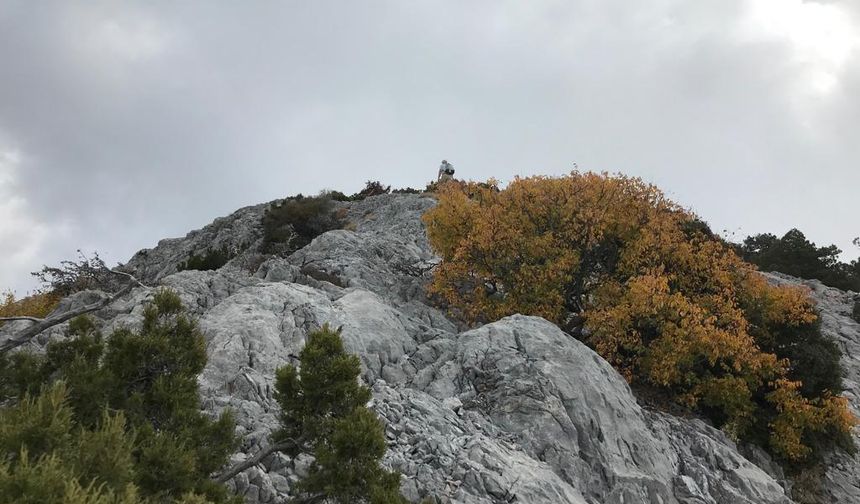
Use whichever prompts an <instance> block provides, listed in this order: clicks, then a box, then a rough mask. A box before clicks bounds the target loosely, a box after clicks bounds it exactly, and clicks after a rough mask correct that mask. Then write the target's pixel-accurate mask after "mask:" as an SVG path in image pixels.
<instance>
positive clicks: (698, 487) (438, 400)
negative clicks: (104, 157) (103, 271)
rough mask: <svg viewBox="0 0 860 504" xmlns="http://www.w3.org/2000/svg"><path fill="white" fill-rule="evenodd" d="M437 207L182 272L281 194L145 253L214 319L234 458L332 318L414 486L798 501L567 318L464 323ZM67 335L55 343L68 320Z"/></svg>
mask: <svg viewBox="0 0 860 504" xmlns="http://www.w3.org/2000/svg"><path fill="white" fill-rule="evenodd" d="M433 204H434V200H433V199H432V198H430V197H427V196H422V195H384V196H377V197H372V198H368V199H366V200H364V201H360V202H351V203H346V204H343V206H344V207H345V208H347V212H348V218H349V219H350V220H351V221H352V223H353V224H354V231H349V230H337V231H331V232H328V233H325V234H323V235H321V236H319V237H317V238H316V239H315V240H314V241H313V242H312V243H311V244H310V245H308V246H306V247H304V248H303V249H301V250H299V251H297V252H295V253H294V254H292V255H291V256H289V257H286V258H271V259H268V260H266V261H265V262H262V264H260V265H259V266H258V267H256V268H254V271H253V272H250V271H248V268H247V266H248V264H253V263H254V262H253V260H251V259H253V257H252V256H253V255H254V254H255V253H254V252H248V251H247V250H246V251H243V252H241V253H240V254H239V255H238V256H237V257H236V258H235V259H234V260H233V261H231V263H229V264H228V265H227V266H225V267H223V268H221V269H220V270H218V271H183V272H179V273H176V272H175V270H176V268H175V266H176V264H177V263H178V262H180V261H182V260H184V259H185V258H186V257H187V255H188V253H189V251H201V250H205V248H206V247H208V246H213V245H214V246H219V245H221V244H245V245H247V244H248V243H254V242H255V241H256V240H259V237H260V229H259V218H260V217H261V216H262V212H263V211H264V208H265V206H264V205H258V206H256V207H248V208H245V209H242V210H239V211H237V212H236V213H234V214H233V215H231V216H229V217H224V218H221V219H218V220H216V221H215V223H213V224H212V225H210V226H207V227H206V228H204V229H202V230H200V231H196V232H192V233H189V235H188V236H187V237H186V238H182V239H172V240H162V241H161V242H160V243H159V245H158V246H157V247H155V248H154V249H151V250H148V251H144V252H141V253H138V254H137V255H135V257H134V258H133V259H132V261H130V262H129V265H127V267H128V268H129V270H131V271H133V272H136V273H137V274H138V275H140V276H141V277H142V278H143V279H144V280H145V281H148V282H150V283H159V284H161V285H165V286H168V287H170V288H172V289H174V290H176V291H177V292H178V293H179V295H180V297H181V298H182V300H183V301H184V303H185V304H186V306H188V307H189V308H190V310H191V311H192V313H194V314H195V315H196V316H197V317H198V318H199V320H200V326H201V328H202V330H203V332H204V334H205V335H206V341H207V349H208V354H209V363H208V365H207V366H206V369H205V370H204V372H203V374H202V375H201V377H200V387H201V393H202V396H203V404H204V407H205V409H206V410H207V411H209V412H212V413H213V414H214V413H217V412H220V411H221V410H223V409H224V408H230V409H232V410H233V411H234V413H235V416H236V419H237V422H238V426H237V430H238V433H239V434H240V435H241V436H242V437H243V439H244V442H243V444H242V446H241V448H240V450H239V451H238V452H237V453H236V454H234V455H233V461H240V460H243V459H245V458H247V457H249V456H252V455H253V454H254V453H256V452H257V451H258V450H260V449H261V448H262V447H264V446H266V445H268V444H269V443H270V440H269V433H270V432H271V431H272V430H273V429H275V428H276V426H277V414H278V409H277V405H276V403H275V401H274V400H273V380H274V374H275V369H276V368H277V367H279V366H283V365H285V364H295V363H296V361H295V357H294V356H295V355H298V353H299V351H300V350H301V348H302V346H303V344H304V341H305V337H306V335H307V334H308V332H309V331H310V330H312V329H313V328H316V327H318V326H320V325H321V324H323V323H329V324H331V325H332V326H334V327H342V330H343V333H342V334H343V338H344V341H345V343H346V345H347V348H348V349H349V350H350V351H352V352H355V353H357V354H358V355H359V356H360V357H361V360H362V364H363V374H362V379H363V380H364V381H365V382H366V383H367V384H368V385H369V386H370V387H371V389H372V391H373V401H372V407H373V409H374V410H375V411H376V412H377V413H378V414H379V415H380V417H381V418H382V420H383V421H384V423H385V425H386V438H387V441H388V446H389V450H388V453H387V455H386V457H385V461H384V463H385V464H386V465H387V466H388V467H390V468H393V469H396V470H398V471H400V472H401V473H402V474H403V478H402V491H403V494H404V495H405V496H406V497H407V498H409V499H410V500H412V501H415V502H417V501H419V500H420V499H421V498H423V497H425V496H427V495H432V496H435V497H437V498H438V499H439V500H440V501H441V502H446V503H463V504H467V503H468V504H473V503H474V504H479V503H480V504H485V503H486V504H489V503H535V504H539V503H547V504H550V503H553V504H555V503H575V504H585V503H588V504H599V503H600V504H602V503H607V504H622V503H624V504H636V503H653V504H672V503H679V504H681V503H683V504H737V503H740V504H747V503H749V504H753V503H774V504H776V503H780V504H782V503H790V502H791V501H790V499H789V498H788V497H787V496H786V491H785V489H784V486H783V482H782V481H781V475H780V474H778V471H775V470H773V468H772V467H770V466H769V465H768V461H767V457H766V456H764V455H762V454H761V453H758V454H757V456H756V457H754V458H756V460H757V462H758V463H759V465H760V466H761V467H764V469H762V468H761V467H759V466H758V465H756V464H754V463H753V462H751V461H750V460H749V459H748V458H746V457H744V456H743V455H742V454H741V453H740V451H739V450H738V447H737V446H735V444H734V443H733V442H732V441H731V440H730V439H728V438H727V437H726V436H725V435H724V434H723V433H722V432H720V431H718V430H716V429H713V428H712V427H710V426H708V425H707V424H705V423H704V422H702V421H700V420H695V419H686V418H678V417H674V416H671V415H669V414H667V413H661V412H657V411H652V410H649V409H647V408H644V407H642V406H640V405H639V404H638V403H637V401H636V399H635V397H634V396H633V394H632V393H631V390H630V388H629V387H628V385H627V383H626V382H625V381H624V379H623V378H622V377H621V376H620V375H619V374H618V373H617V372H616V371H615V370H614V369H613V368H612V367H611V366H610V365H609V364H608V363H607V362H606V361H604V360H603V359H602V358H600V357H599V356H598V355H597V354H596V353H594V352H593V351H592V350H590V349H589V348H588V347H587V346H585V345H584V344H582V343H580V342H579V341H577V340H575V339H574V338H572V337H570V336H569V335H567V334H565V333H564V332H562V331H561V330H560V329H559V328H558V327H556V326H555V325H553V324H551V323H550V322H547V321H546V320H543V319H540V318H536V317H526V316H520V315H515V316H511V317H507V318H505V319H502V320H500V321H497V322H494V323H492V324H487V325H485V326H482V327H479V328H476V329H472V330H462V328H459V327H458V326H457V324H455V323H454V322H453V321H451V320H449V319H448V318H446V316H445V314H444V313H443V312H441V311H439V310H438V309H436V308H434V307H433V306H432V305H431V304H430V303H429V302H428V300H427V299H426V298H425V295H424V285H425V284H426V282H427V280H428V276H427V275H428V273H427V271H428V269H429V268H430V267H432V265H433V264H435V262H436V261H437V258H435V257H434V255H433V253H432V251H431V250H430V247H429V244H428V243H427V239H426V236H425V233H424V228H423V225H422V223H421V221H420V216H421V214H422V213H423V212H424V211H426V210H427V209H428V208H430V207H431V206H432V205H433ZM248 250H253V247H251V249H248ZM772 280H773V281H784V282H798V280H795V279H790V278H786V277H781V276H772ZM808 285H810V287H811V288H812V289H813V294H814V296H815V298H816V299H817V300H818V302H819V306H820V308H821V310H822V317H823V322H824V328H825V330H826V331H828V332H829V333H831V334H833V336H834V337H836V338H837V340H838V341H839V343H840V345H842V347H843V349H844V350H845V351H846V357H845V365H846V369H847V370H848V379H847V383H848V391H847V392H846V395H847V397H849V398H850V400H851V401H852V404H853V405H854V407H855V408H857V406H858V394H860V389H858V383H860V366H858V365H857V361H856V359H857V357H858V356H860V327H858V325H857V324H856V323H854V322H853V321H852V320H851V319H850V317H847V314H848V313H850V303H852V302H853V298H852V294H850V293H843V292H841V291H837V290H836V289H828V288H826V287H823V286H821V285H820V284H818V283H817V282H809V283H808ZM150 295H151V293H150V292H147V291H146V290H144V289H136V290H134V291H133V292H132V294H131V295H129V296H128V297H127V298H125V299H122V300H118V301H117V302H116V303H114V304H113V305H111V306H110V307H108V308H106V309H104V310H102V311H101V312H99V313H97V314H96V315H97V316H98V318H100V319H101V320H102V321H103V323H104V324H105V326H106V328H107V331H106V332H109V330H110V329H111V328H112V327H118V326H120V325H127V326H128V325H132V326H133V325H134V324H137V323H139V322H140V320H141V318H142V306H143V303H144V302H145V301H146V299H147V297H148V296H150ZM72 302H74V299H71V300H69V302H68V303H66V305H69V303H72ZM10 326H11V325H10ZM49 332H50V334H46V335H44V336H42V337H41V338H40V342H41V343H44V342H45V341H46V340H47V339H48V338H51V337H59V336H60V334H61V333H62V328H55V329H54V330H53V331H49ZM841 457H842V458H838V460H835V462H834V468H833V469H832V470H831V471H829V472H828V473H827V484H828V487H829V488H828V491H829V492H830V494H829V497H831V498H832V499H833V500H832V501H833V502H860V481H858V480H860V476H858V475H860V470H858V467H860V464H858V461H857V459H856V458H850V457H847V456H841ZM310 462H311V461H310V459H309V458H307V457H303V456H299V457H297V458H296V459H295V460H292V459H290V458H288V457H286V456H284V455H281V454H273V455H270V456H269V457H268V458H266V459H264V460H263V461H262V462H261V463H260V464H259V465H257V466H256V467H254V468H252V469H250V470H248V471H246V472H244V473H242V474H240V475H238V476H236V477H235V478H234V479H233V480H232V481H231V482H230V485H231V487H232V488H233V489H234V490H235V491H236V492H237V493H239V494H241V495H243V496H244V497H245V500H246V501H247V502H249V503H264V504H268V503H280V502H286V500H287V499H288V497H289V495H290V489H291V488H292V486H293V484H294V482H295V481H296V480H297V479H298V477H299V476H300V475H302V474H305V473H306V471H307V470H308V466H309V464H310ZM765 469H767V471H766V470H765Z"/></svg>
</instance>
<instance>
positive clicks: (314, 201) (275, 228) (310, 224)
mask: <svg viewBox="0 0 860 504" xmlns="http://www.w3.org/2000/svg"><path fill="white" fill-rule="evenodd" d="M343 225H344V221H343V220H342V219H341V218H339V217H338V216H337V210H336V208H335V206H334V203H333V202H332V199H331V198H330V197H329V196H328V194H325V193H324V194H321V195H319V196H313V197H311V196H302V195H301V194H299V195H298V196H295V197H293V198H288V199H286V200H283V201H280V202H277V203H274V204H272V205H271V206H270V207H269V208H268V209H267V210H266V213H265V214H264V215H263V250H264V251H265V252H268V253H275V254H288V253H290V252H293V251H295V250H297V249H299V248H301V247H304V246H305V245H307V244H308V243H310V242H311V240H313V239H314V238H316V237H317V236H319V235H321V234H322V233H324V232H326V231H330V230H332V229H339V228H341V227H343Z"/></svg>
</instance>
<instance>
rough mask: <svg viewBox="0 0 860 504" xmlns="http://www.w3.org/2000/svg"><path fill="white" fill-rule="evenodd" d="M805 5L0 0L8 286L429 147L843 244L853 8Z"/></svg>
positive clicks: (409, 179)
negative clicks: (613, 184)
mask: <svg viewBox="0 0 860 504" xmlns="http://www.w3.org/2000/svg"><path fill="white" fill-rule="evenodd" d="M811 4H812V3H811V2H801V1H800V0H784V1H783V2H781V3H779V5H778V6H777V7H780V8H779V10H773V9H774V8H775V7H774V5H776V3H775V2H774V1H773V0H709V1H704V2H694V3H693V2H683V1H680V0H651V1H647V2H636V3H635V4H631V3H630V2H622V1H620V0H600V1H598V0H583V1H578V2H556V1H545V2H506V3H499V2H490V1H477V2H453V1H452V2H442V3H440V2H382V1H375V2H331V1H318V2H312V3H300V2H282V3H257V4H254V5H251V4H247V3H238V2H183V3H176V2H146V3H139V4H138V5H136V6H132V7H130V6H129V5H128V4H123V5H119V4H116V3H114V2H107V1H104V2H80V3H74V2H72V3H69V2H63V3H59V2H58V3H56V4H48V3H40V4H39V6H38V7H36V6H34V4H33V3H32V2H27V1H14V0H13V1H9V0H0V61H2V62H3V63H2V64H3V78H2V79H0V153H3V152H6V153H12V152H16V153H18V154H19V155H18V157H17V158H16V159H17V161H16V162H15V165H14V166H12V165H11V164H10V163H9V162H7V167H6V168H5V169H6V171H7V173H13V172H14V179H15V181H14V186H13V185H12V184H13V182H12V181H11V180H12V176H11V175H9V176H7V178H6V179H4V178H3V171H0V196H3V197H4V198H6V199H7V200H9V201H11V195H14V196H15V198H16V199H15V201H16V202H15V207H14V212H13V210H10V208H11V206H10V205H7V206H6V207H4V206H3V205H2V204H0V218H5V219H6V220H7V223H6V224H0V253H3V254H4V255H6V256H9V257H11V256H12V255H13V254H14V256H15V258H16V259H15V260H14V261H7V262H8V264H7V265H4V266H0V286H3V285H10V286H12V287H15V288H18V289H26V288H28V287H29V286H31V284H30V283H29V282H30V280H29V278H28V275H27V272H28V271H30V270H33V269H37V268H38V267H39V265H40V264H42V263H44V262H55V261H57V260H58V259H60V258H64V257H68V256H71V255H72V254H73V253H74V250H75V249H76V248H79V247H82V248H84V249H87V250H92V249H97V250H99V251H101V252H102V253H103V255H104V256H105V257H107V258H108V259H111V260H113V261H123V260H126V259H127V258H128V257H129V256H130V255H131V254H132V253H133V252H134V251H135V250H137V249H139V248H142V247H147V246H152V245H153V244H154V243H155V242H156V241H157V240H158V239H160V238H162V237H166V236H176V235H181V234H183V233H185V232H186V231H188V230H189V229H191V228H194V227H199V226H200V225H203V224H205V223H207V222H208V221H210V220H211V219H212V218H214V217H216V216H218V215H222V214H225V213H228V212H230V211H232V210H233V209H235V208H237V207H239V206H242V205H246V204H251V203H256V202H260V201H265V200H269V199H273V198H276V197H282V196H285V195H288V194H294V193H297V192H305V193H308V192H314V191H316V190H319V189H321V188H323V187H328V188H336V189H341V190H343V191H345V192H354V191H355V190H357V189H359V188H360V186H361V185H362V184H363V182H364V181H365V180H367V179H380V180H383V181H385V182H386V183H390V184H393V185H395V186H406V185H411V186H416V187H418V186H422V185H423V184H424V183H425V182H426V181H427V180H429V179H430V178H431V177H432V176H433V174H434V172H435V168H436V165H437V163H438V161H439V160H440V159H441V158H443V157H445V158H447V159H449V160H452V161H453V162H454V163H455V165H456V167H457V168H458V174H462V175H463V176H465V177H469V178H474V179H485V178H488V177H491V176H493V177H496V178H499V179H502V180H509V179H510V178H511V177H513V176H514V175H515V174H521V175H529V174H561V173H565V172H567V171H568V170H569V169H570V168H571V166H572V163H573V162H574V161H575V162H577V163H578V164H579V166H580V167H581V168H584V169H593V170H609V171H622V172H625V173H628V174H631V175H637V176H642V177H643V178H645V179H647V180H650V181H653V182H655V183H657V184H658V185H660V186H661V187H662V188H663V189H664V190H666V191H667V192H668V193H669V194H670V195H672V196H673V197H674V198H675V199H676V200H677V201H679V202H680V203H682V204H684V205H688V206H691V207H692V208H693V209H695V210H696V211H697V212H698V213H699V214H701V215H702V217H704V218H705V219H706V220H708V221H710V222H711V223H712V224H713V225H714V227H715V228H718V229H723V228H726V229H730V230H738V229H739V230H740V232H741V233H743V234H748V233H752V232H760V231H772V232H776V233H780V232H784V231H785V230H787V229H788V228H790V227H792V226H798V227H800V228H801V229H803V230H804V231H805V232H807V234H808V235H809V236H810V237H811V238H812V239H814V240H816V241H818V242H821V243H831V242H835V243H837V244H838V245H840V246H842V247H843V248H844V249H848V250H850V249H851V245H850V240H851V238H852V237H853V236H856V235H858V234H860V229H858V226H857V225H855V223H854V221H853V219H852V218H851V216H856V215H858V214H860V203H859V202H858V201H860V200H858V199H857V198H855V192H856V189H855V188H856V187H858V185H860V170H857V168H856V166H854V165H855V163H856V161H855V160H856V159H858V154H860V153H858V146H857V142H856V141H854V140H853V137H854V132H856V131H857V129H858V128H857V127H858V117H860V114H858V112H860V98H858V97H857V95H856V93H852V92H851V91H852V90H854V89H857V88H858V87H857V86H858V84H860V78H859V77H858V76H860V65H858V61H860V60H858V50H860V43H858V42H857V41H858V36H860V29H858V26H860V22H859V21H858V20H860V10H858V8H857V6H856V3H854V2H847V1H836V0H834V1H830V2H817V3H815V4H816V5H817V6H819V7H821V8H822V9H824V10H821V9H818V10H815V11H814V12H813V11H810V10H809V9H810V5H811ZM768 8H770V9H771V11H768V10H767V9H768ZM756 9H764V11H763V12H765V13H766V14H767V13H770V12H777V13H779V15H774V16H772V18H773V19H771V17H770V16H769V15H767V16H765V17H763V18H762V17H760V16H759V17H755V16H756V14H755V13H756V12H759V11H757V10H756ZM792 13H793V14H792ZM834 13H835V15H836V16H837V18H838V19H836V20H833V19H832V18H833V15H834ZM795 14H796V15H798V16H803V17H807V18H809V19H811V20H812V21H815V20H816V19H819V17H820V18H822V19H823V20H824V21H821V22H820V23H819V25H821V26H823V27H824V28H822V30H823V31H822V32H821V33H830V32H831V31H832V32H833V33H835V34H836V35H837V36H835V37H834V38H835V39H836V40H835V42H833V44H831V46H826V45H823V44H822V43H819V42H818V41H817V39H816V38H815V35H816V33H817V32H815V30H814V28H815V27H816V26H818V25H816V24H815V22H810V23H804V26H805V27H806V28H804V30H806V31H803V30H800V31H798V30H790V29H787V28H786V27H788V28H791V26H792V24H791V23H793V22H796V20H792V18H791V17H790V16H791V15H795ZM828 16H829V17H828ZM801 19H802V20H803V18H801ZM828 23H829V24H828ZM830 24H835V26H836V28H834V29H833V30H830V31H828V30H827V27H828V26H830ZM810 26H811V28H810ZM846 26H847V27H848V28H847V29H846V28H845V27H846ZM810 30H812V31H811V32H810ZM796 32H797V33H800V35H803V34H804V33H811V35H807V36H806V39H799V38H792V37H796V36H800V35H796ZM845 33H847V35H845ZM840 34H841V35H842V37H841V38H840ZM852 36H853V39H852V38H851V37H852ZM828 40H829V39H828ZM846 48H847V49H846ZM842 49H845V51H843V52H839V50H842ZM816 86H819V87H828V86H829V87H828V89H827V91H826V92H821V91H816ZM2 169H3V168H2V166H0V170H2ZM4 180H6V181H5V182H4ZM4 185H5V188H4ZM7 207H8V208H7ZM13 228H14V232H13ZM853 252H856V251H853Z"/></svg>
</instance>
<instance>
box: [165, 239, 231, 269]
mask: <svg viewBox="0 0 860 504" xmlns="http://www.w3.org/2000/svg"><path fill="white" fill-rule="evenodd" d="M232 258H233V254H231V253H230V250H229V249H228V248H227V246H226V245H225V246H223V247H220V248H214V249H213V248H211V247H209V248H207V249H206V252H204V253H203V254H202V255H197V254H195V253H193V252H192V253H191V254H189V255H188V259H186V260H185V261H183V262H181V263H179V265H177V266H176V270H177V271H185V270H197V271H210V270H217V269H219V268H221V267H222V266H224V265H225V264H227V262H228V261H229V260H230V259H232Z"/></svg>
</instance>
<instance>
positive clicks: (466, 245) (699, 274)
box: [424, 172, 856, 467]
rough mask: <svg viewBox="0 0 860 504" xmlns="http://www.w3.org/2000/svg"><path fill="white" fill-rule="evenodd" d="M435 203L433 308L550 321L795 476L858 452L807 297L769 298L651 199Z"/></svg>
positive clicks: (585, 181) (511, 190)
mask: <svg viewBox="0 0 860 504" xmlns="http://www.w3.org/2000/svg"><path fill="white" fill-rule="evenodd" d="M438 199H439V204H438V205H437V206H436V207H435V208H433V209H431V210H430V211H428V212H427V213H426V214H425V216H424V221H425V223H426V224H427V229H428V236H429V238H430V241H431V244H432V245H433V247H434V249H436V251H437V252H438V253H439V254H440V255H441V256H442V263H441V264H440V265H439V267H438V268H437V270H436V272H435V276H434V280H433V283H432V285H431V293H432V294H434V295H437V296H440V297H441V298H442V299H443V300H444V301H445V302H446V303H448V304H449V306H450V307H451V308H452V310H453V311H454V313H456V314H458V315H459V316H461V317H463V318H464V319H465V320H467V321H471V322H487V321H492V320H497V319H499V318H501V317H503V316H506V315H510V314H513V313H525V314H531V315H539V316H543V317H545V318H547V319H549V320H553V321H555V322H556V323H558V324H559V325H560V326H562V327H563V328H565V329H566V330H568V331H569V332H570V333H571V334H575V335H579V337H582V338H583V339H584V340H585V341H586V342H587V343H589V344H590V345H591V346H592V347H594V348H595V349H596V350H597V351H598V352H599V353H600V354H601V355H602V356H603V357H604V358H606V359H607V360H608V361H609V362H611V363H612V364H613V365H614V366H616V368H617V369H618V370H619V371H621V372H622V374H623V375H624V376H625V377H626V378H627V379H628V380H629V381H631V382H632V383H643V384H647V385H648V386H652V387H656V388H659V389H662V390H664V391H666V392H667V393H668V394H669V395H670V397H674V400H675V401H677V402H678V403H680V404H683V405H684V406H686V407H690V408H694V409H696V410H698V411H699V412H701V413H703V414H705V415H707V416H708V417H709V418H710V419H711V420H713V421H714V422H715V423H716V424H717V425H718V426H720V427H722V428H723V429H724V430H726V431H727V432H728V433H730V434H731V435H733V436H735V437H737V438H740V439H745V440H751V441H754V442H757V443H759V444H762V445H764V446H766V447H768V448H769V450H770V452H771V453H772V454H774V455H775V456H776V457H778V458H779V459H780V460H781V461H783V462H785V463H787V464H789V465H792V466H795V467H800V466H802V465H804V464H812V463H814V462H815V461H816V460H818V459H819V457H820V455H821V454H822V453H824V452H826V451H827V450H830V449H832V448H833V447H835V446H843V447H846V448H851V447H852V444H851V440H850V436H849V432H850V429H851V428H852V426H853V425H854V424H855V423H856V419H855V418H854V416H853V415H852V414H851V413H850V412H849V411H848V408H847V403H846V400H845V399H844V398H841V397H839V396H838V395H837V394H839V393H840V392H841V391H842V383H841V376H840V370H839V367H838V355H839V354H838V350H837V349H836V348H835V346H834V345H833V344H832V342H830V341H829V340H827V339H826V338H825V337H824V336H822V335H821V333H820V331H819V330H818V326H817V315H816V313H815V310H814V306H813V304H812V302H811V301H810V300H809V299H808V297H807V294H806V292H805V291H804V290H803V289H799V288H794V287H788V286H785V287H779V286H773V285H770V284H768V283H767V281H766V280H765V279H764V278H763V277H762V276H761V275H760V274H758V273H757V272H756V271H755V268H754V267H753V266H751V265H749V264H747V263H744V262H743V261H742V260H740V259H739V258H738V256H737V255H736V254H735V253H734V252H733V251H732V250H731V248H730V247H728V246H726V245H725V244H724V243H723V242H722V241H720V240H719V239H718V238H716V237H714V235H713V233H710V231H709V230H708V229H707V225H705V224H704V223H703V222H701V221H700V220H699V219H697V218H696V216H695V215H693V214H691V213H690V212H688V211H686V210H684V209H683V208H681V207H679V206H678V205H676V204H675V203H673V202H671V201H669V200H668V199H666V198H665V197H664V196H663V194H662V193H661V192H660V191H659V190H658V189H657V188H656V187H654V186H652V185H649V184H646V183H644V182H642V181H641V180H639V179H635V178H628V177H624V176H609V175H607V174H594V173H585V174H582V173H576V172H574V173H572V174H571V175H569V176H566V177H559V178H550V177H532V178H526V179H519V178H518V179H515V180H514V181H513V182H511V183H510V184H509V186H508V187H507V188H506V189H505V190H502V191H499V190H498V189H497V188H496V187H495V184H493V183H492V181H491V182H490V183H489V184H488V185H480V184H474V183H469V184H466V183H456V184H454V183H452V184H443V185H442V186H441V187H439V188H438ZM804 345H805V346H806V347H807V348H812V349H814V350H813V351H811V352H810V353H809V354H808V355H804V354H803V351H804V350H802V349H800V348H799V347H801V346H804ZM791 359H795V361H791ZM810 366H811V367H814V368H815V369H809V368H808V367H810Z"/></svg>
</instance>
